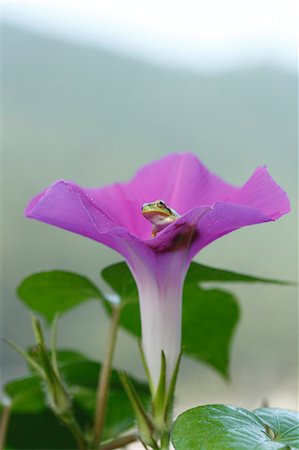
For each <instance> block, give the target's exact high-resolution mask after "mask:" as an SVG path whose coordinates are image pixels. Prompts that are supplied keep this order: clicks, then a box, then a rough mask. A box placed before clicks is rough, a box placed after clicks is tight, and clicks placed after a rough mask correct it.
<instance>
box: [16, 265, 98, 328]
mask: <svg viewBox="0 0 299 450" xmlns="http://www.w3.org/2000/svg"><path fill="white" fill-rule="evenodd" d="M17 293H18V296H19V297H20V299H21V301H23V303H25V305H26V306H27V307H28V308H30V309H31V310H33V311H35V312H37V313H39V314H42V315H43V316H44V317H45V318H46V319H47V321H48V322H51V321H52V320H53V318H54V317H55V314H56V313H60V314H63V313H65V312H66V311H68V310H70V309H72V308H74V307H75V306H77V305H79V304H80V303H82V302H85V301H87V300H90V299H103V296H102V293H101V292H100V290H99V289H98V288H97V286H95V284H93V283H92V282H91V281H90V280H88V279H87V278H86V277H83V276H81V275H77V274H76V273H72V272H64V271H62V270H53V271H50V272H40V273H36V274H33V275H31V276H29V277H27V278H25V279H24V280H23V281H22V283H21V284H20V285H19V287H18V290H17Z"/></svg>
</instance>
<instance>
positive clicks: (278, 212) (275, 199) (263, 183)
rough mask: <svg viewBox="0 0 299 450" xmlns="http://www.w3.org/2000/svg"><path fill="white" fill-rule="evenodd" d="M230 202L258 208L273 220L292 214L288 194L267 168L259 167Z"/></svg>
mask: <svg viewBox="0 0 299 450" xmlns="http://www.w3.org/2000/svg"><path fill="white" fill-rule="evenodd" d="M229 202H231V203H238V204H241V205H244V206H250V207H253V208H256V209H258V210H260V211H262V212H263V213H264V214H266V215H267V216H269V217H270V218H271V219H273V220H276V219H278V218H279V217H281V216H282V215H284V214H286V213H288V212H290V202H289V199H288V196H287V194H286V192H285V191H284V190H283V189H282V188H281V187H280V186H279V185H278V184H277V183H276V182H275V181H274V180H273V178H272V177H271V175H270V174H269V172H268V170H267V168H266V167H258V168H257V169H256V170H255V172H254V173H253V175H252V176H251V177H250V178H249V180H248V181H247V183H245V184H244V186H242V187H241V188H240V189H238V191H237V192H236V193H235V195H234V196H232V197H231V198H230V199H229Z"/></svg>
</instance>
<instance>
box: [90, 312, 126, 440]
mask: <svg viewBox="0 0 299 450" xmlns="http://www.w3.org/2000/svg"><path fill="white" fill-rule="evenodd" d="M120 313H121V305H117V306H114V307H113V310H112V317H111V323H110V330H109V338H108V347H107V351H106V355H105V359H104V362H103V366H102V370H101V373H100V377H99V384H98V389H97V397H96V416H95V425H94V441H95V444H96V445H98V444H99V442H100V440H101V434H102V431H103V427H104V422H105V416H106V407H107V399H108V389H109V384H110V378H111V367H112V360H113V354H114V349H115V343H116V335H117V329H118V323H119V319H120Z"/></svg>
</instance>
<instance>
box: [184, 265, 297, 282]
mask: <svg viewBox="0 0 299 450" xmlns="http://www.w3.org/2000/svg"><path fill="white" fill-rule="evenodd" d="M206 282H217V283H218V282H219V283H268V284H281V285H292V284H296V283H293V282H289V281H282V280H275V279H271V278H261V277H256V276H252V275H244V274H243V273H238V272H231V271H229V270H224V269H216V268H214V267H209V266H204V265H203V264H198V263H196V262H192V263H191V265H190V268H189V271H188V274H187V277H186V283H199V284H200V283H206Z"/></svg>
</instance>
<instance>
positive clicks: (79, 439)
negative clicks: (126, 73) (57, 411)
mask: <svg viewBox="0 0 299 450" xmlns="http://www.w3.org/2000/svg"><path fill="white" fill-rule="evenodd" d="M63 423H64V424H65V426H67V428H68V429H69V430H70V432H71V433H72V435H73V436H74V438H75V440H76V443H77V447H78V449H79V450H86V448H87V447H86V441H85V438H84V436H83V434H82V431H81V429H80V427H79V425H78V424H77V422H76V421H75V420H71V421H68V420H63Z"/></svg>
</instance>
